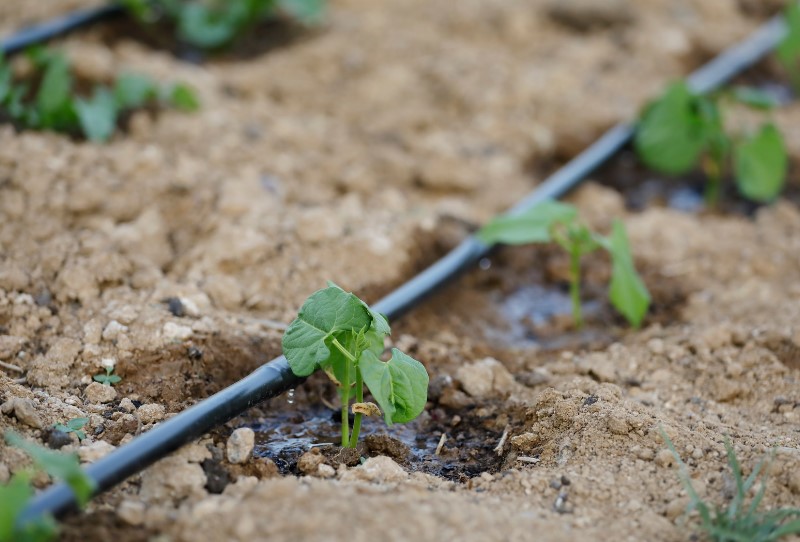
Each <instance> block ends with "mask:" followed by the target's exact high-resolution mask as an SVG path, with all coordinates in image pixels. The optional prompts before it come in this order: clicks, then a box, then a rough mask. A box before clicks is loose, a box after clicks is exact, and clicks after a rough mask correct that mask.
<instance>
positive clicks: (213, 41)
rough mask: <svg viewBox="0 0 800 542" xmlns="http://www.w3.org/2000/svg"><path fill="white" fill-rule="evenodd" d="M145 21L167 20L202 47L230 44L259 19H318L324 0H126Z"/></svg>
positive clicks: (191, 42)
mask: <svg viewBox="0 0 800 542" xmlns="http://www.w3.org/2000/svg"><path fill="white" fill-rule="evenodd" d="M122 3H123V5H124V6H125V7H126V8H127V9H128V12H129V13H131V14H132V15H133V16H134V17H135V18H136V19H137V20H138V21H139V22H141V23H144V24H149V23H154V22H160V21H165V22H167V23H168V24H170V25H172V26H174V27H175V31H176V33H177V37H178V39H180V40H181V41H182V42H184V43H187V44H189V45H191V46H194V47H197V48H199V49H206V50H214V49H220V48H223V47H227V46H229V45H231V44H232V43H233V42H235V41H236V40H237V39H238V38H240V37H241V36H242V35H244V34H246V33H247V32H248V31H249V30H252V28H253V27H254V26H256V25H257V24H258V23H260V22H262V21H264V20H266V19H269V18H272V17H275V16H276V15H277V14H279V13H282V14H285V15H287V16H289V17H291V18H293V19H295V20H298V21H300V22H301V23H304V24H311V23H315V22H318V21H319V20H320V19H321V18H322V14H323V11H324V7H325V1H324V0H123V1H122Z"/></svg>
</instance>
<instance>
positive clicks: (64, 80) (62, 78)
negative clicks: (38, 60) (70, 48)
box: [36, 55, 72, 118]
mask: <svg viewBox="0 0 800 542" xmlns="http://www.w3.org/2000/svg"><path fill="white" fill-rule="evenodd" d="M71 87H72V77H71V76H70V74H69V64H68V63H67V60H66V58H64V57H63V56H62V55H52V56H51V57H50V58H49V59H48V62H47V67H46V68H45V72H44V75H43V76H42V83H41V85H40V87H39V92H38V94H37V95H36V107H37V109H38V110H39V112H40V114H41V115H42V117H43V118H49V117H54V116H58V115H60V114H61V112H62V111H63V110H64V109H65V108H66V107H68V104H69V101H70V90H71Z"/></svg>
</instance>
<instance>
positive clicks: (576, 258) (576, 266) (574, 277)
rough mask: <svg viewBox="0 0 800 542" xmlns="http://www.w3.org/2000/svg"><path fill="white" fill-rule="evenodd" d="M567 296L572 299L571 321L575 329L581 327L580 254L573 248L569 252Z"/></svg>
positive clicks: (576, 248) (577, 249) (578, 250)
mask: <svg viewBox="0 0 800 542" xmlns="http://www.w3.org/2000/svg"><path fill="white" fill-rule="evenodd" d="M569 296H570V299H572V320H573V321H574V324H575V328H576V329H580V328H582V327H583V314H582V312H581V252H580V249H579V248H578V247H577V246H575V247H573V248H572V250H571V251H570V273H569Z"/></svg>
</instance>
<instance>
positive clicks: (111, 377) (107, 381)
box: [92, 366, 122, 386]
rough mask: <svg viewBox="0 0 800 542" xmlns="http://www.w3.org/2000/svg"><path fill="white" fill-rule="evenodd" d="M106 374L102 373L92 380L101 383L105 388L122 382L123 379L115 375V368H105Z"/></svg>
mask: <svg viewBox="0 0 800 542" xmlns="http://www.w3.org/2000/svg"><path fill="white" fill-rule="evenodd" d="M105 371H106V372H105V374H103V373H100V374H97V375H94V376H93V377H92V378H93V379H94V381H95V382H100V383H101V384H103V385H104V386H113V385H114V384H117V383H119V382H120V381H121V380H122V377H121V376H119V375H115V374H114V367H113V366H110V367H105Z"/></svg>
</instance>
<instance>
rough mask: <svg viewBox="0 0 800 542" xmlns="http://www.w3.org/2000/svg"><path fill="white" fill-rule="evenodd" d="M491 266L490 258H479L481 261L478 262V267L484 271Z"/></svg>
mask: <svg viewBox="0 0 800 542" xmlns="http://www.w3.org/2000/svg"><path fill="white" fill-rule="evenodd" d="M491 266H492V260H490V259H489V258H481V261H479V262H478V267H480V268H481V269H483V270H484V271H486V270H487V269H489V268H490V267H491Z"/></svg>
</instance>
